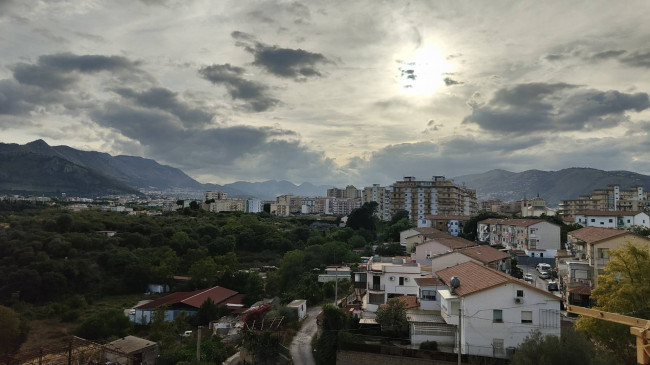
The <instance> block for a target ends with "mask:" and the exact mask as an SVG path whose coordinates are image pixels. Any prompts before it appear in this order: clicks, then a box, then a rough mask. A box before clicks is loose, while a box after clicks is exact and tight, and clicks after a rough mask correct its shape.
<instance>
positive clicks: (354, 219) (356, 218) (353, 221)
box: [346, 202, 378, 231]
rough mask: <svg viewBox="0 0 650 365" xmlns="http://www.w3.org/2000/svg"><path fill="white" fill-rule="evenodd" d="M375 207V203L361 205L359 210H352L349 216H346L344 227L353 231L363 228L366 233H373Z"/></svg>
mask: <svg viewBox="0 0 650 365" xmlns="http://www.w3.org/2000/svg"><path fill="white" fill-rule="evenodd" d="M377 205H378V204H377V202H369V203H363V205H362V206H361V208H357V209H354V210H352V212H351V213H350V216H348V221H347V223H346V227H350V228H352V229H354V230H358V229H361V228H363V229H366V230H368V231H374V230H375V211H376V210H377Z"/></svg>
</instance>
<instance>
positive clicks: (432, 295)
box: [420, 290, 436, 300]
mask: <svg viewBox="0 0 650 365" xmlns="http://www.w3.org/2000/svg"><path fill="white" fill-rule="evenodd" d="M420 299H422V300H436V291H435V290H422V294H420Z"/></svg>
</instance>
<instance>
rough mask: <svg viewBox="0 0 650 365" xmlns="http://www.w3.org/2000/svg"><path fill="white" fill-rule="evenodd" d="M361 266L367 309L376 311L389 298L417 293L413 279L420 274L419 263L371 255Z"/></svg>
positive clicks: (399, 258) (416, 286)
mask: <svg viewBox="0 0 650 365" xmlns="http://www.w3.org/2000/svg"><path fill="white" fill-rule="evenodd" d="M363 266H364V269H365V272H366V275H367V276H366V280H367V281H366V283H367V287H366V290H367V293H368V295H367V296H366V297H365V298H366V303H364V304H365V309H366V310H367V311H370V312H376V311H377V309H379V306H380V305H382V304H385V303H386V302H387V301H388V299H390V298H394V297H398V296H403V295H412V296H417V295H418V289H419V287H418V285H417V284H416V283H415V279H416V278H419V277H420V276H421V274H420V273H421V269H420V264H418V263H416V262H412V261H411V260H410V259H409V258H401V257H373V258H370V259H369V260H368V263H366V264H365V265H363Z"/></svg>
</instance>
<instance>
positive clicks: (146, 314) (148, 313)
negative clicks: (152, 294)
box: [131, 286, 244, 324]
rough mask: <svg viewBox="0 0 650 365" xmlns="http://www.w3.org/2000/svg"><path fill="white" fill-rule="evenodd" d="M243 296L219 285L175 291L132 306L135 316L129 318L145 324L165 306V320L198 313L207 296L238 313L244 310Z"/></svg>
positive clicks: (219, 304) (217, 303)
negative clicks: (188, 290) (187, 290)
mask: <svg viewBox="0 0 650 365" xmlns="http://www.w3.org/2000/svg"><path fill="white" fill-rule="evenodd" d="M243 297H244V295H243V294H240V293H238V292H236V291H234V290H230V289H226V288H223V287H220V286H215V287H212V288H208V289H201V290H195V291H192V292H176V293H172V294H169V295H166V296H164V297H162V298H158V299H156V300H153V301H151V302H148V303H145V304H141V305H139V306H137V307H134V308H133V309H134V310H135V316H133V318H131V319H132V320H133V321H134V322H135V323H142V324H147V323H150V322H151V320H152V317H153V312H155V311H156V310H157V309H159V308H165V320H166V321H173V320H174V318H176V317H178V316H180V315H181V314H182V313H185V314H186V315H194V314H196V313H198V311H199V308H200V307H201V305H202V304H203V303H204V302H205V301H206V300H207V299H208V298H210V299H212V301H213V302H214V304H216V305H218V306H226V307H227V308H229V309H231V310H232V311H233V312H234V313H238V312H241V311H243V310H244V306H243V304H241V301H242V298H243Z"/></svg>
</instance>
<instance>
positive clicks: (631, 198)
mask: <svg viewBox="0 0 650 365" xmlns="http://www.w3.org/2000/svg"><path fill="white" fill-rule="evenodd" d="M593 210H597V211H648V210H650V201H649V200H648V193H647V192H646V191H644V190H643V187H642V186H633V187H631V188H630V189H629V190H623V189H621V188H620V186H619V185H607V188H605V189H597V190H594V192H593V193H592V194H591V195H582V196H580V197H579V198H578V199H574V200H563V201H562V202H561V203H560V209H559V211H558V214H560V215H562V216H565V217H574V216H575V215H576V214H578V213H579V212H582V211H593Z"/></svg>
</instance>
